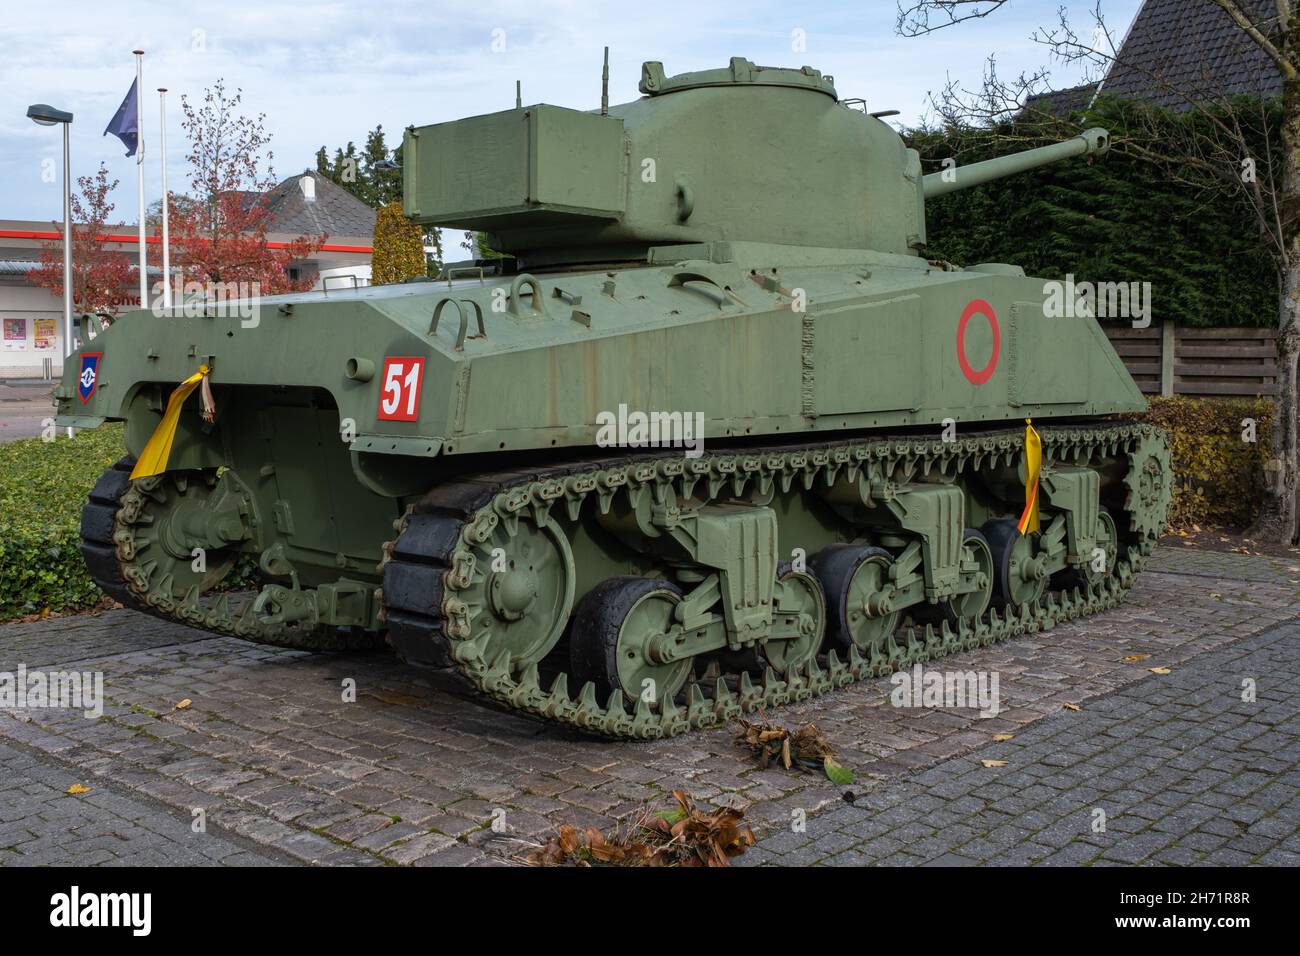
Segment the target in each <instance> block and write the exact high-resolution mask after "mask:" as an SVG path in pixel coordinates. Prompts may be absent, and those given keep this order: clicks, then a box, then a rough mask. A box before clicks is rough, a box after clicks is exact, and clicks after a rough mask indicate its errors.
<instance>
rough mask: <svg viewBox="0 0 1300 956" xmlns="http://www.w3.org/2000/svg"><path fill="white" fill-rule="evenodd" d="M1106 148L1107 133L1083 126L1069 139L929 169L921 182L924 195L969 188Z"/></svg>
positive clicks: (928, 195) (1099, 129) (938, 194)
mask: <svg viewBox="0 0 1300 956" xmlns="http://www.w3.org/2000/svg"><path fill="white" fill-rule="evenodd" d="M1109 148H1110V133H1109V132H1108V131H1106V130H1104V129H1101V128H1099V127H1093V128H1092V129H1087V130H1084V131H1083V132H1082V133H1080V134H1079V135H1078V136H1075V137H1074V138H1073V139H1067V140H1066V141H1065V142H1063V143H1053V144H1051V145H1050V146H1040V147H1038V148H1037V149H1027V150H1024V151H1023V152H1019V153H1011V154H1010V155H1008V156H999V157H997V158H996V159H986V160H984V161H983V162H980V163H971V164H970V165H969V166H957V167H955V168H951V169H945V170H943V171H941V172H937V173H930V174H929V175H927V176H926V177H925V178H924V180H923V182H924V184H925V198H926V199H931V198H933V197H935V196H942V195H944V194H945V193H950V192H954V191H956V190H958V189H970V188H971V187H972V186H978V185H980V184H981V183H987V182H992V181H993V180H995V179H1001V178H1002V177H1004V176H1013V175H1015V174H1016V173H1023V172H1025V171H1026V170H1030V169H1037V168H1038V167H1039V166H1046V165H1048V164H1049V163H1059V162H1061V161H1062V160H1066V159H1071V158H1073V157H1075V156H1091V155H1094V154H1101V153H1104V152H1106V150H1107V149H1109Z"/></svg>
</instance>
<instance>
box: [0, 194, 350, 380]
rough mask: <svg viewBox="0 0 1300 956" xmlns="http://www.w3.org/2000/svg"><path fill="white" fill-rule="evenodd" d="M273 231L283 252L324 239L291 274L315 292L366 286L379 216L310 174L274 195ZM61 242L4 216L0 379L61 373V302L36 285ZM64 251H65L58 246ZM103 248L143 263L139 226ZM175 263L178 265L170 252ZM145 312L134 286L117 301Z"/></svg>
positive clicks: (50, 229) (55, 231) (56, 232)
mask: <svg viewBox="0 0 1300 956" xmlns="http://www.w3.org/2000/svg"><path fill="white" fill-rule="evenodd" d="M268 205H269V207H270V209H271V216H272V230H273V231H271V232H269V233H268V234H267V242H268V243H269V245H270V246H271V247H272V248H283V247H284V246H286V245H288V244H289V243H291V242H292V241H293V240H295V239H297V238H299V237H300V236H303V235H322V234H323V235H325V236H327V239H326V242H325V244H324V245H323V246H322V247H321V248H320V249H319V250H318V251H317V252H316V253H314V254H313V255H312V257H311V258H310V259H305V260H301V261H299V262H295V263H294V264H293V265H292V267H291V269H290V273H291V275H294V277H295V278H298V277H305V276H311V277H313V278H314V279H315V284H314V286H313V288H315V289H324V290H326V291H328V290H329V289H334V288H341V287H342V288H350V287H352V286H353V285H369V283H370V255H371V251H372V246H373V242H374V228H375V211H374V210H373V209H371V208H370V207H369V206H367V205H366V204H365V203H363V202H361V200H359V199H357V198H356V197H355V196H353V195H352V194H351V193H349V192H347V191H346V190H344V189H341V188H340V187H338V186H337V185H335V184H334V183H332V182H330V181H329V180H328V179H326V178H325V177H323V176H320V175H318V174H317V173H314V172H305V173H302V174H300V175H297V176H291V177H290V178H288V179H286V180H285V181H284V182H282V183H280V184H279V185H278V186H276V187H275V189H274V190H272V192H271V195H270V197H269V200H268ZM62 239H63V224H62V223H61V222H49V221H28V220H14V219H0V378H4V379H27V378H43V377H46V376H49V375H53V376H55V377H57V376H58V374H59V369H60V367H61V364H62V359H63V354H64V341H63V300H62V299H61V298H59V297H58V296H56V295H54V294H53V293H52V292H50V291H49V290H48V289H45V288H42V287H41V286H38V285H36V284H35V283H34V282H32V281H31V277H30V272H31V270H32V269H33V268H35V267H36V266H37V265H38V264H39V263H38V260H39V257H40V253H41V249H42V247H43V246H45V245H49V244H55V245H56V246H58V245H59V244H60V243H61V242H62ZM59 248H61V246H59ZM106 248H108V249H110V250H112V251H117V252H121V253H122V254H123V255H125V256H126V257H127V260H128V261H129V262H130V263H131V264H132V265H136V264H138V263H139V238H138V235H137V231H136V226H135V224H134V223H132V224H129V225H121V226H113V227H110V229H109V241H108V244H107V246H106ZM145 249H146V256H147V258H148V275H149V284H150V288H152V287H153V285H154V283H155V282H157V281H159V280H160V279H161V278H162V268H161V264H162V241H161V239H160V238H159V237H158V236H156V235H146V237H145ZM172 264H173V266H176V265H179V263H178V262H176V260H175V255H174V250H173V259H172ZM139 307H140V290H139V286H138V285H136V284H134V283H132V285H131V287H130V288H128V289H123V290H121V295H120V297H118V298H117V299H115V301H114V308H115V311H117V312H125V311H129V310H131V309H136V308H139Z"/></svg>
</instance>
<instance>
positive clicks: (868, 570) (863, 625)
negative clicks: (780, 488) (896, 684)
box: [810, 544, 902, 654]
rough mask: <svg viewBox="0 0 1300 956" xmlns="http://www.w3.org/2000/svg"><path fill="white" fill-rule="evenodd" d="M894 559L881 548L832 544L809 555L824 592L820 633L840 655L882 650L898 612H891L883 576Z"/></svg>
mask: <svg viewBox="0 0 1300 956" xmlns="http://www.w3.org/2000/svg"><path fill="white" fill-rule="evenodd" d="M893 564H894V557H893V555H891V554H890V553H889V552H888V551H886V550H885V549H884V548H876V547H870V546H867V545H859V544H832V545H830V546H828V547H825V548H823V549H822V550H821V551H818V552H817V554H815V555H814V556H813V558H812V560H811V562H810V566H811V568H812V571H813V573H814V574H815V575H817V579H818V580H819V581H821V583H822V588H823V590H824V591H825V592H826V605H827V626H826V632H827V635H828V637H829V639H830V642H831V644H832V645H833V646H834V647H836V648H838V649H839V650H840V652H841V653H845V652H847V651H848V649H849V648H850V647H856V648H857V649H858V652H859V653H861V654H866V653H868V652H869V651H870V650H871V649H872V648H877V649H879V650H882V651H883V649H884V647H885V644H886V642H887V641H888V639H889V636H890V635H891V634H893V633H894V631H895V630H896V629H897V628H898V619H899V616H900V614H901V613H902V612H901V611H900V610H899V609H898V608H896V607H894V585H893V582H892V581H891V580H890V577H889V571H890V568H891V567H892V566H893Z"/></svg>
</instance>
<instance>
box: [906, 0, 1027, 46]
mask: <svg viewBox="0 0 1300 956" xmlns="http://www.w3.org/2000/svg"><path fill="white" fill-rule="evenodd" d="M1006 2H1007V0H914V2H912V3H909V4H908V5H907V6H904V4H903V0H899V3H898V20H897V22H896V24H895V29H896V30H897V32H898V33H899V35H900V36H905V37H916V36H921V35H922V34H926V33H933V32H934V31H936V30H942V29H944V28H945V27H950V26H954V25H955V24H958V23H964V22H965V21H967V20H982V19H983V18H984V17H987V16H988V15H989V14H991V13H994V12H995V11H996V10H997V9H998V8H999V7H1001V6H1002V5H1003V4H1005V3H1006ZM932 14H937V15H938V16H939V18H940V22H939V23H931V22H930V16H931V15H932Z"/></svg>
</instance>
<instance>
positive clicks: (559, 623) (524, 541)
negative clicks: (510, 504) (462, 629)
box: [460, 516, 575, 667]
mask: <svg viewBox="0 0 1300 956" xmlns="http://www.w3.org/2000/svg"><path fill="white" fill-rule="evenodd" d="M473 547H474V564H475V574H474V577H473V584H472V585H471V587H470V588H469V589H467V590H466V591H464V592H461V595H460V600H462V601H464V602H465V603H466V605H468V606H469V608H470V610H471V613H473V615H474V616H473V620H474V631H475V635H476V636H477V635H479V634H483V633H486V634H487V636H488V639H487V642H486V644H485V646H484V648H483V659H484V660H486V661H487V662H488V663H492V662H494V661H495V660H496V659H497V658H498V657H499V656H500V655H501V652H502V651H506V652H508V653H509V656H510V663H511V665H512V666H514V667H526V666H527V665H529V664H535V663H537V662H538V661H540V660H541V659H542V658H543V657H545V656H546V654H547V652H549V651H550V650H551V648H553V647H554V646H555V645H556V644H557V643H558V642H559V640H560V636H561V635H562V634H563V633H564V627H565V624H566V623H567V622H568V619H569V612H570V611H571V610H572V609H573V594H574V577H575V575H574V564H573V553H572V551H571V549H570V547H569V540H568V538H567V537H566V536H565V534H564V531H563V529H561V528H560V527H559V525H557V524H556V523H555V522H554V521H553V520H552V519H551V518H550V517H549V516H543V517H542V518H541V519H540V523H538V522H537V520H536V519H534V518H533V517H532V516H529V517H524V516H520V517H519V518H518V520H516V521H515V522H513V523H507V522H505V521H500V522H497V523H496V524H495V525H494V526H492V528H491V531H490V533H489V534H487V535H486V536H485V537H484V539H483V540H481V541H477V542H475V543H474V546H473Z"/></svg>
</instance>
